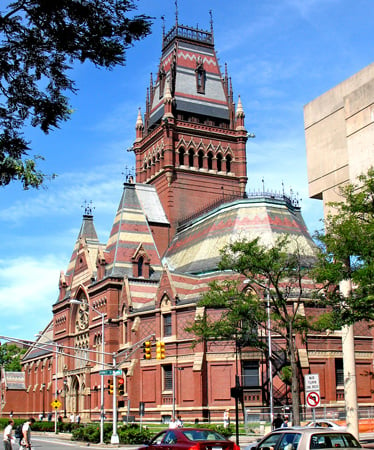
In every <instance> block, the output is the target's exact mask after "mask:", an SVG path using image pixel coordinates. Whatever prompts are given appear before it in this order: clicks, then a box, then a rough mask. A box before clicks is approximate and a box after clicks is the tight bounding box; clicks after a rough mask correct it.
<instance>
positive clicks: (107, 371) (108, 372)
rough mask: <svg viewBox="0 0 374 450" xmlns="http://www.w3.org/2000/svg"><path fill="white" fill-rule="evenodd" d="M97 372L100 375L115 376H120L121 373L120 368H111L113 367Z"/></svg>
mask: <svg viewBox="0 0 374 450" xmlns="http://www.w3.org/2000/svg"><path fill="white" fill-rule="evenodd" d="M99 374H100V375H115V376H120V375H122V370H113V369H109V370H100V372H99Z"/></svg>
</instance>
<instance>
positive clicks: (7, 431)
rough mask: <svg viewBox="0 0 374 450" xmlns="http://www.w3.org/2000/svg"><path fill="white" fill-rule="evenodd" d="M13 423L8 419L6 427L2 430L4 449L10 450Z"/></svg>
mask: <svg viewBox="0 0 374 450" xmlns="http://www.w3.org/2000/svg"><path fill="white" fill-rule="evenodd" d="M13 425H14V421H13V420H12V419H10V420H9V421H8V425H7V426H6V427H5V429H4V449H5V450H12V442H13V441H14V439H13V437H12V429H13Z"/></svg>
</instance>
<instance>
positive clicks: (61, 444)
mask: <svg viewBox="0 0 374 450" xmlns="http://www.w3.org/2000/svg"><path fill="white" fill-rule="evenodd" d="M240 437H241V439H240V447H241V448H242V449H243V448H244V447H245V446H246V445H248V443H249V442H251V441H253V440H255V438H254V437H247V436H240ZM31 441H32V448H35V449H45V450H51V449H53V450H54V449H56V450H59V449H61V450H62V449H71V450H81V449H82V448H83V447H85V448H87V446H89V445H90V444H88V443H87V442H75V441H71V440H69V439H68V438H67V436H64V437H62V436H61V435H59V436H54V435H53V434H52V433H51V434H49V435H42V434H40V435H39V434H38V435H35V434H34V435H33V436H32V438H31ZM360 441H361V444H363V447H366V448H372V449H373V448H374V433H361V434H360ZM90 446H91V447H93V448H94V449H95V450H104V449H105V450H108V448H113V446H111V445H100V444H91V445H90ZM139 447H141V445H120V446H119V447H116V448H117V449H119V450H136V449H138V448H139ZM13 449H14V450H18V445H14V446H13Z"/></svg>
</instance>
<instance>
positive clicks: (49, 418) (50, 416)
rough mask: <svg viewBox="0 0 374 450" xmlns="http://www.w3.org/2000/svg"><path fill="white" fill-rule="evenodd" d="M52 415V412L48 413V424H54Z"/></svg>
mask: <svg viewBox="0 0 374 450" xmlns="http://www.w3.org/2000/svg"><path fill="white" fill-rule="evenodd" d="M52 415H53V414H52V413H51V412H49V413H48V422H52Z"/></svg>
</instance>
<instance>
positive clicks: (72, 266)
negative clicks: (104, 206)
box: [65, 214, 102, 286]
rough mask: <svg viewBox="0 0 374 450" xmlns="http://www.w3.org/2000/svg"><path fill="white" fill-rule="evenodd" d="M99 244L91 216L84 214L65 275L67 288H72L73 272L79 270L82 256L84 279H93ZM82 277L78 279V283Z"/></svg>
mask: <svg viewBox="0 0 374 450" xmlns="http://www.w3.org/2000/svg"><path fill="white" fill-rule="evenodd" d="M100 245H102V244H100V242H99V239H98V237H97V234H96V230H95V225H94V222H93V215H92V214H84V215H83V221H82V225H81V228H80V231H79V234H78V237H77V240H76V242H75V245H74V250H73V253H72V255H71V258H70V262H69V265H68V268H67V271H66V274H65V278H66V282H67V283H68V285H69V286H72V282H73V276H74V272H75V271H76V270H77V269H80V270H81V267H79V266H81V263H80V260H81V259H82V254H83V255H84V256H83V259H84V260H85V261H84V266H85V268H86V271H87V272H88V273H87V276H86V277H85V278H86V279H91V278H93V277H94V275H95V272H96V257H97V253H98V250H99V247H100ZM81 280H82V277H80V281H81Z"/></svg>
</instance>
